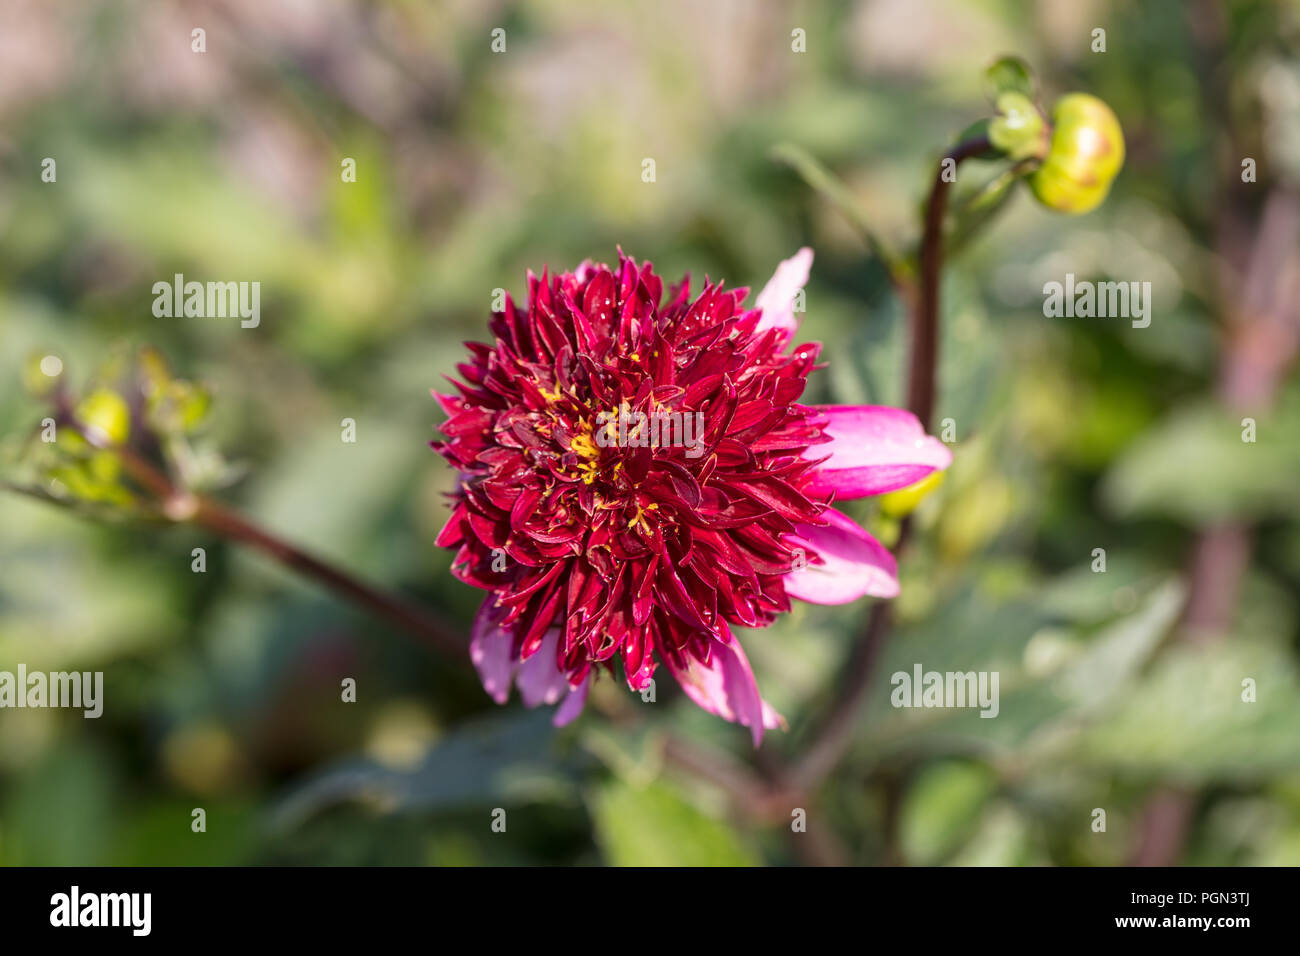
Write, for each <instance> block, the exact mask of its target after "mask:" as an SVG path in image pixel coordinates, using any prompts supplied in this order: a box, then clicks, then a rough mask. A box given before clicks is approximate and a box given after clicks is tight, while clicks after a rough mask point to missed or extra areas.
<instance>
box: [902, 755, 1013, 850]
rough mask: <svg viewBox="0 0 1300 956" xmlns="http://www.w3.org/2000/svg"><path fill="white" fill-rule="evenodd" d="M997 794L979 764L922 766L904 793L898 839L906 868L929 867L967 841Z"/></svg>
mask: <svg viewBox="0 0 1300 956" xmlns="http://www.w3.org/2000/svg"><path fill="white" fill-rule="evenodd" d="M996 789H997V781H996V780H995V779H994V777H993V774H992V772H991V771H990V770H989V769H988V768H987V767H986V766H983V765H982V764H976V763H968V762H965V761H944V762H941V763H938V764H935V765H934V766H931V767H927V768H926V769H925V770H924V771H923V772H922V773H921V775H920V776H919V777H918V778H917V780H916V782H915V783H913V784H912V786H911V787H910V788H909V789H908V791H907V796H906V798H905V799H904V801H903V808H902V815H901V819H900V821H899V839H900V841H901V843H902V847H903V855H904V857H905V858H906V859H907V861H908V862H909V863H912V864H919V865H922V866H930V865H933V864H936V863H939V862H941V861H942V860H943V859H944V858H945V857H947V856H948V855H949V854H951V853H953V852H955V851H956V850H957V849H958V848H960V846H961V845H962V844H963V843H964V842H965V840H966V839H967V838H968V837H970V835H971V834H972V833H973V832H974V830H975V825H976V823H977V822H978V821H979V818H980V814H981V812H982V811H983V809H984V806H985V804H986V803H987V802H988V800H989V798H990V797H992V796H993V793H994V792H995V790H996Z"/></svg>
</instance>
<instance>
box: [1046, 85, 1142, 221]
mask: <svg viewBox="0 0 1300 956" xmlns="http://www.w3.org/2000/svg"><path fill="white" fill-rule="evenodd" d="M1122 165H1124V132H1123V130H1121V129H1120V125H1119V120H1118V119H1117V118H1116V117H1115V113H1114V111H1112V110H1111V108H1110V107H1109V106H1107V105H1106V104H1105V103H1104V102H1102V101H1101V100H1099V99H1097V97H1095V96H1091V95H1090V94H1088V93H1070V94H1068V95H1066V96H1063V97H1061V98H1060V99H1059V100H1057V101H1056V105H1055V106H1054V107H1053V109H1052V141H1051V146H1050V148H1049V149H1048V153H1047V157H1046V158H1045V159H1044V160H1043V164H1042V165H1041V166H1039V167H1038V169H1037V170H1036V171H1035V172H1034V173H1033V174H1032V175H1031V176H1030V177H1029V187H1030V188H1031V189H1032V190H1033V192H1034V195H1035V196H1037V197H1038V201H1039V202H1041V203H1042V204H1043V205H1045V206H1047V207H1048V208H1049V209H1054V210H1056V211H1057V212H1064V213H1071V214H1078V213H1085V212H1089V211H1091V210H1093V209H1095V208H1096V207H1097V206H1099V205H1100V204H1101V201H1102V200H1103V199H1105V198H1106V194H1107V193H1108V192H1110V184H1111V182H1112V181H1113V180H1114V178H1115V176H1116V174H1117V173H1118V172H1119V170H1120V167H1121V166H1122Z"/></svg>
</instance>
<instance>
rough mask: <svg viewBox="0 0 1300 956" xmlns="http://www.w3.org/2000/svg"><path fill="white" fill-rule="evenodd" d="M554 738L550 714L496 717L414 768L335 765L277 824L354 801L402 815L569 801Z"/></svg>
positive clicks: (280, 812) (292, 801)
mask: <svg viewBox="0 0 1300 956" xmlns="http://www.w3.org/2000/svg"><path fill="white" fill-rule="evenodd" d="M554 736H555V730H554V728H553V727H552V726H551V715H550V714H549V713H546V712H544V711H541V710H515V711H508V712H506V713H504V714H498V715H493V716H492V717H489V718H486V719H484V720H479V721H475V722H472V723H469V724H465V725H462V726H460V727H458V728H457V729H456V730H454V731H452V732H451V733H449V734H447V735H446V736H445V737H443V738H442V739H441V740H440V741H439V742H438V743H437V744H436V745H435V746H434V747H433V748H432V749H430V750H429V752H428V753H427V754H426V755H425V757H424V759H423V760H421V761H420V762H419V763H418V764H417V765H416V766H414V767H413V768H410V769H395V768H392V767H387V766H384V765H382V764H380V763H378V762H377V761H374V760H369V759H364V760H363V759H354V760H347V761H344V762H342V763H339V764H336V765H335V766H333V767H331V768H329V769H327V770H325V771H324V772H322V773H320V774H318V775H316V776H314V777H312V778H311V779H309V780H308V781H307V782H305V783H303V784H301V785H299V786H298V787H297V788H296V789H295V790H294V791H293V792H292V793H290V794H289V795H288V796H287V797H286V798H284V799H283V800H282V801H281V802H280V805H279V806H278V807H277V808H276V810H275V811H274V813H273V816H272V822H273V825H274V826H276V827H277V828H290V827H293V826H296V825H298V824H299V823H301V822H302V821H303V820H304V819H305V818H306V817H308V816H310V815H312V814H314V813H317V812H319V811H320V810H323V809H325V808H326V807H328V806H332V805H334V804H337V803H340V802H345V801H351V800H363V801H366V802H368V803H371V804H373V805H375V806H377V807H379V808H381V809H383V810H388V811H397V810H415V809H419V810H433V809H445V808H452V807H465V806H471V805H474V804H482V803H489V802H491V801H497V800H506V799H509V800H513V801H515V802H516V803H518V802H523V801H535V800H545V799H553V798H556V797H557V796H559V797H562V798H567V797H568V796H569V795H570V780H569V779H568V775H567V773H566V771H565V768H564V766H563V765H562V764H557V762H556V759H555V756H554V754H552V753H551V751H550V746H549V745H550V741H551V739H552V738H553V737H554Z"/></svg>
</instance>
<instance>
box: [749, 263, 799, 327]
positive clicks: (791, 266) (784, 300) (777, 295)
mask: <svg viewBox="0 0 1300 956" xmlns="http://www.w3.org/2000/svg"><path fill="white" fill-rule="evenodd" d="M812 261H813V251H812V250H811V249H809V248H808V247H807V246H804V247H803V248H802V249H800V250H799V251H798V252H796V253H795V254H794V255H793V256H791V257H790V258H789V259H786V260H785V261H784V262H782V263H781V264H780V265H779V266H777V267H776V272H775V273H773V275H772V278H770V279H768V280H767V285H765V286H763V291H762V292H760V293H759V294H758V299H757V300H755V302H754V307H755V308H758V309H762V310H763V317H762V318H761V319H759V321H758V325H757V326H756V327H755V331H756V332H765V331H767V330H768V329H783V330H784V331H785V332H787V333H789V334H791V335H793V334H794V332H795V331H796V330H797V329H798V328H799V320H798V319H797V318H796V317H795V314H794V297H795V295H797V294H798V292H799V290H800V289H802V288H803V287H804V285H806V284H807V282H808V273H809V271H810V270H811V269H812Z"/></svg>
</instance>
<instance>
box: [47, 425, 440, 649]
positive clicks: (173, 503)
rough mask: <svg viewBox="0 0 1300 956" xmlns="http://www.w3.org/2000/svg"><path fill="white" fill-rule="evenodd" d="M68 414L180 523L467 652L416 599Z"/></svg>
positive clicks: (436, 643) (423, 637)
mask: <svg viewBox="0 0 1300 956" xmlns="http://www.w3.org/2000/svg"><path fill="white" fill-rule="evenodd" d="M65 418H66V419H67V420H68V422H69V423H70V424H71V426H72V427H73V428H75V429H76V430H77V432H78V433H80V434H81V435H82V437H84V438H85V439H86V440H87V441H88V442H90V443H91V444H93V445H95V446H96V447H98V448H102V449H104V450H107V451H111V452H113V453H114V454H116V455H117V456H118V458H119V459H120V460H121V462H122V467H123V468H124V469H125V470H126V472H127V474H128V475H130V476H131V478H132V479H133V480H134V481H135V482H136V483H137V484H138V485H140V486H141V487H142V488H144V489H145V490H146V491H148V492H149V493H150V494H152V495H153V496H154V497H155V498H156V499H157V501H158V504H159V507H160V508H161V510H162V513H163V514H164V515H165V516H166V517H167V518H169V519H170V520H172V521H174V522H176V523H190V524H193V525H196V526H198V527H200V528H204V529H206V530H208V531H211V532H212V533H214V534H216V535H218V536H219V537H222V538H226V539H228V540H231V541H236V542H238V543H240V544H245V545H249V546H251V547H252V548H254V549H256V550H258V551H260V552H262V553H263V554H265V555H266V556H268V557H270V558H273V559H274V560H276V561H278V562H280V563H281V564H283V565H284V566H285V567H288V568H290V569H292V570H294V571H296V572H298V573H299V574H301V575H303V576H304V577H307V578H311V579H312V580H314V581H316V582H318V583H319V584H323V585H324V586H325V587H327V588H329V589H330V590H331V591H333V592H335V593H336V594H338V595H340V596H342V597H345V598H347V599H348V600H350V601H352V602H354V603H356V604H359V605H361V606H362V607H364V608H366V609H367V610H370V611H372V612H374V613H375V614H376V615H378V616H379V617H380V618H382V619H383V620H385V621H387V622H388V623H389V624H390V625H392V626H393V627H394V628H396V629H397V630H400V631H402V632H404V633H406V634H409V635H411V636H412V637H415V638H417V639H419V640H420V641H421V642H422V643H424V644H427V645H429V646H431V647H435V648H437V649H438V650H440V651H443V652H445V653H447V654H450V655H452V656H454V657H463V656H464V654H465V648H466V642H465V640H464V638H462V637H461V636H460V635H459V634H458V633H457V632H456V631H455V630H454V629H453V628H451V627H450V626H448V625H447V624H444V623H443V622H442V621H441V620H440V619H439V618H437V617H435V616H434V615H432V614H430V613H429V612H428V611H427V610H425V609H424V608H422V607H420V606H419V605H417V604H414V603H411V602H409V601H407V600H405V599H404V598H401V597H399V596H397V595H394V594H390V593H388V592H386V591H382V590H380V589H378V588H376V587H373V586H372V585H370V584H367V583H366V582H364V581H362V580H361V579H359V578H357V577H355V576H353V575H352V574H350V573H348V572H347V571H344V570H341V569H340V568H337V567H335V566H334V565H332V564H329V563H327V562H325V561H323V560H321V559H320V558H318V557H315V556H314V555H312V554H309V553H308V552H306V551H304V550H302V549H301V548H299V547H297V546H296V545H293V544H290V543H289V542H287V541H285V540H283V539H282V538H278V537H276V536H275V535H273V534H272V533H270V532H269V531H266V530H265V529H263V528H261V527H259V526H257V525H256V524H254V523H253V522H252V521H251V520H250V519H248V518H246V517H244V516H243V515H241V514H240V513H239V512H237V511H235V510H234V509H232V508H229V507H227V506H226V505H223V504H221V503H220V502H218V501H215V500H213V499H211V498H208V497H206V496H203V495H195V494H193V493H191V492H189V491H186V490H185V489H183V488H178V487H176V485H175V484H173V482H172V480H171V479H170V478H168V477H167V475H165V474H164V473H163V472H162V471H161V470H159V469H158V468H157V467H155V466H154V465H153V464H152V463H150V462H149V461H148V460H147V459H146V458H144V456H142V455H140V454H139V453H138V452H137V451H135V450H134V449H133V448H129V447H127V446H125V445H114V444H112V443H109V442H106V441H104V440H103V439H102V438H101V436H99V435H98V434H97V433H96V432H95V431H94V430H93V429H89V428H86V427H84V426H82V425H79V424H78V423H77V422H76V420H75V419H74V418H73V417H72V416H71V414H70V413H67V414H65Z"/></svg>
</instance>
